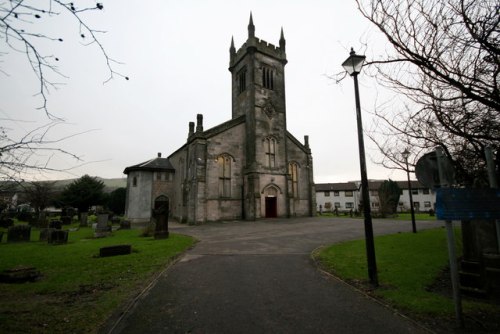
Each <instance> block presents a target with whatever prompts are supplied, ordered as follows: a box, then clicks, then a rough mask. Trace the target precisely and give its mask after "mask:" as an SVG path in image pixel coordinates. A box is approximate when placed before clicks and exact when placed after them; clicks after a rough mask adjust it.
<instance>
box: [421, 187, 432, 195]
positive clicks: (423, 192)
mask: <svg viewBox="0 0 500 334" xmlns="http://www.w3.org/2000/svg"><path fill="white" fill-rule="evenodd" d="M429 193H430V191H429V188H426V189H422V194H424V195H429Z"/></svg>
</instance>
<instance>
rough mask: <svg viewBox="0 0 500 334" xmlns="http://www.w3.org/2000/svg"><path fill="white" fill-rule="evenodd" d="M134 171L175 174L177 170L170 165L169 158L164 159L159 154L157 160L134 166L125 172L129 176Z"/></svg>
mask: <svg viewBox="0 0 500 334" xmlns="http://www.w3.org/2000/svg"><path fill="white" fill-rule="evenodd" d="M132 171H151V172H156V171H173V172H175V168H174V167H173V166H172V164H171V163H170V160H168V158H162V157H161V155H160V154H158V157H157V158H154V159H151V160H148V161H145V162H141V163H140V164H137V165H133V166H130V167H127V168H125V170H124V171H123V173H124V174H128V173H130V172H132Z"/></svg>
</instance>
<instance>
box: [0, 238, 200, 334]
mask: <svg viewBox="0 0 500 334" xmlns="http://www.w3.org/2000/svg"><path fill="white" fill-rule="evenodd" d="M140 234H141V231H139V230H119V231H116V232H113V235H112V236H110V237H106V238H100V239H94V238H93V231H92V229H90V228H81V229H80V230H79V231H76V232H70V233H69V242H68V244H66V245H59V246H52V245H49V244H47V242H40V241H37V240H38V237H39V232H38V231H37V230H33V231H32V233H31V235H32V236H31V238H32V241H31V242H29V243H17V244H7V243H6V242H5V239H6V236H5V235H4V240H3V242H2V243H1V244H0V271H3V270H5V269H10V268H13V267H16V266H32V267H36V268H37V269H38V270H40V271H41V272H42V275H43V277H42V279H41V280H39V281H37V282H34V283H24V284H5V283H0V301H1V302H0V323H1V326H0V332H2V333H70V332H71V333H89V332H92V331H94V330H95V329H96V328H97V327H98V326H99V325H100V324H101V323H102V322H103V321H104V320H105V319H106V318H107V317H108V316H109V315H110V314H111V313H112V312H113V310H115V309H116V308H117V307H118V306H119V305H121V304H123V303H124V302H125V301H126V300H127V299H128V298H130V297H133V296H134V295H137V293H139V292H140V291H141V289H142V288H143V287H144V286H145V285H146V284H148V282H149V281H150V279H152V277H153V275H154V274H155V273H157V272H159V271H161V270H162V269H163V268H165V266H166V265H167V264H168V263H169V262H170V261H172V259H173V258H174V257H175V256H177V255H178V254H180V253H181V252H183V251H184V250H186V249H187V248H189V247H190V246H191V245H193V243H194V242H195V241H194V239H193V238H191V237H188V236H183V235H175V234H171V235H170V237H169V238H168V239H163V240H154V239H153V238H152V237H141V236H140ZM118 244H131V245H132V254H130V255H122V256H114V257H105V258H100V257H99V248H100V247H103V246H110V245H118Z"/></svg>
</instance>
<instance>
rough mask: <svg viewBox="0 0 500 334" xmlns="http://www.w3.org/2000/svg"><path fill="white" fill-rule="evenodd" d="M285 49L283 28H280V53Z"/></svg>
mask: <svg viewBox="0 0 500 334" xmlns="http://www.w3.org/2000/svg"><path fill="white" fill-rule="evenodd" d="M285 47H286V41H285V34H283V27H281V36H280V49H281V50H282V51H285Z"/></svg>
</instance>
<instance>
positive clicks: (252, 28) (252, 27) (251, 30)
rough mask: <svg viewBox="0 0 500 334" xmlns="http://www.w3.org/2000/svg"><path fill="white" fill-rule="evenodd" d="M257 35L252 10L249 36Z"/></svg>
mask: <svg viewBox="0 0 500 334" xmlns="http://www.w3.org/2000/svg"><path fill="white" fill-rule="evenodd" d="M253 37H255V26H254V25H253V17H252V12H250V22H249V23H248V38H253Z"/></svg>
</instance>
